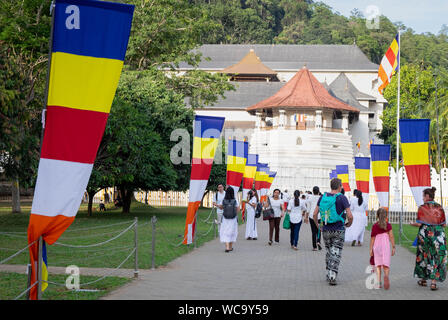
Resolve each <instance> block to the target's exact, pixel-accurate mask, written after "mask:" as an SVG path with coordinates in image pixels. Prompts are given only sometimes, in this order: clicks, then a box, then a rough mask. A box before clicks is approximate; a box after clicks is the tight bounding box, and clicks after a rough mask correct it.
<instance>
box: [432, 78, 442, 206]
mask: <svg viewBox="0 0 448 320" xmlns="http://www.w3.org/2000/svg"><path fill="white" fill-rule="evenodd" d="M437 71H438V70H436V72H435V87H436V88H435V89H436V96H435V101H434V102H435V105H436V114H437V162H438V167H439V181H440V205H441V206H442V208H443V193H442V161H441V159H440V131H439V105H438V103H437V102H438V101H437V89H438V88H437V84H438V81H437V74H438V72H437Z"/></svg>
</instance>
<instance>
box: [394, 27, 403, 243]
mask: <svg viewBox="0 0 448 320" xmlns="http://www.w3.org/2000/svg"><path fill="white" fill-rule="evenodd" d="M400 55H401V39H400V29H398V86H397V90H398V92H397V157H396V158H397V167H396V185H395V197H397V196H398V197H400V191H399V187H398V183H399V180H398V169H399V168H400V73H401V68H400V60H401V59H400ZM400 201H401V202H403V199H400ZM396 203H398V201H396ZM402 211H403V210H401V209H400V232H399V239H398V243H399V244H401V234H402V232H403V223H402V214H403V212H402Z"/></svg>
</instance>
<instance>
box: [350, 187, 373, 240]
mask: <svg viewBox="0 0 448 320" xmlns="http://www.w3.org/2000/svg"><path fill="white" fill-rule="evenodd" d="M353 195H354V197H352V198H351V199H350V210H351V211H352V214H353V223H352V225H351V226H350V227H349V228H347V229H346V230H345V241H346V242H350V241H352V246H355V244H356V242H358V246H361V245H362V243H363V240H364V231H365V230H366V226H367V216H366V211H367V210H369V208H368V203H367V201H364V199H363V197H362V192H361V191H360V190H358V189H355V190H354V191H353Z"/></svg>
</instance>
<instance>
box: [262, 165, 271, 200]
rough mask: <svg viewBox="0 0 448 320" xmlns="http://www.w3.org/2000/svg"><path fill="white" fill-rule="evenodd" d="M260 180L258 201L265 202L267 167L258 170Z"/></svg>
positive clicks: (267, 177)
mask: <svg viewBox="0 0 448 320" xmlns="http://www.w3.org/2000/svg"><path fill="white" fill-rule="evenodd" d="M260 171H261V172H260V179H261V184H260V185H261V190H260V199H261V201H266V199H267V198H266V196H267V194H268V188H267V186H268V179H269V171H270V170H269V166H264V167H261V168H260Z"/></svg>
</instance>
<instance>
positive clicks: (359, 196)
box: [353, 189, 363, 206]
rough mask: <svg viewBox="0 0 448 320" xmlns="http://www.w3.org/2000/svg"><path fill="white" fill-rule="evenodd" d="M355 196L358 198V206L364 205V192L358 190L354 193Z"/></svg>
mask: <svg viewBox="0 0 448 320" xmlns="http://www.w3.org/2000/svg"><path fill="white" fill-rule="evenodd" d="M353 195H354V196H355V197H357V198H358V206H360V205H362V202H363V199H362V191H361V190H358V189H355V190H354V191H353Z"/></svg>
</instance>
